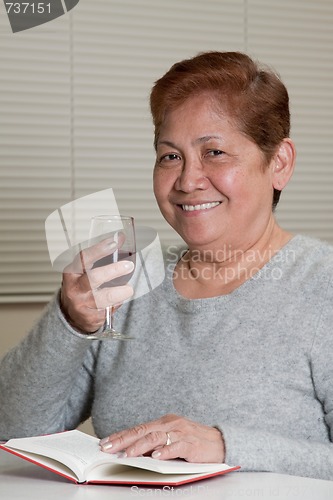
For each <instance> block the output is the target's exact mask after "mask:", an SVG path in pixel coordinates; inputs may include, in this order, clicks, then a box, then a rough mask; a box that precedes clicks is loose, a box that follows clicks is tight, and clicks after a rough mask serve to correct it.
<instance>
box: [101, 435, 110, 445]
mask: <svg viewBox="0 0 333 500" xmlns="http://www.w3.org/2000/svg"><path fill="white" fill-rule="evenodd" d="M108 442H109V438H107V437H106V438H103V439H101V440H100V442H99V444H100V445H101V446H104V445H105V444H106V443H108Z"/></svg>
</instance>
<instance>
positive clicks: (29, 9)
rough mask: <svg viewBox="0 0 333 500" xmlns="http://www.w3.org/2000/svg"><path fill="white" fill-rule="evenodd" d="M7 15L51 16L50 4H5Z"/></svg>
mask: <svg viewBox="0 0 333 500" xmlns="http://www.w3.org/2000/svg"><path fill="white" fill-rule="evenodd" d="M5 5H6V10H7V13H8V14H9V13H10V12H11V13H12V14H13V13H14V14H44V13H47V14H51V3H45V2H21V3H19V2H5Z"/></svg>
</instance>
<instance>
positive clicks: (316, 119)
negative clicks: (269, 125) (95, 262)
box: [0, 0, 333, 302]
mask: <svg viewBox="0 0 333 500" xmlns="http://www.w3.org/2000/svg"><path fill="white" fill-rule="evenodd" d="M1 7H2V6H1V4H0V29H1V35H0V43H1V44H0V90H1V92H0V111H1V112H0V131H1V133H0V176H1V186H0V189H1V198H0V203H1V211H0V301H1V300H2V301H13V302H18V301H20V300H24V301H28V300H37V298H41V297H43V298H44V299H47V298H48V297H49V296H50V294H52V293H53V291H54V290H55V289H56V287H57V286H58V283H59V279H60V276H59V274H57V273H55V272H53V271H52V269H51V264H50V261H49V257H48V253H47V247H46V242H45V235H44V221H45V219H46V217H47V216H48V215H49V214H50V213H51V212H53V211H54V210H56V209H57V208H58V207H60V206H61V205H63V204H65V203H68V202H69V201H70V200H73V199H77V198H79V197H81V196H85V195H87V194H90V193H93V192H96V191H99V190H101V189H106V188H110V187H111V188H113V190H114V193H115V196H116V199H117V202H118V205H119V209H120V212H122V213H124V214H129V215H134V216H135V217H136V219H137V222H138V223H140V224H145V225H148V226H152V227H154V228H155V229H156V230H157V231H158V232H159V235H160V237H161V239H162V240H164V241H168V242H170V243H173V242H177V241H179V239H178V237H177V236H176V235H175V234H174V232H173V231H172V230H171V229H170V228H169V227H168V225H167V224H166V222H164V220H163V218H162V216H161V215H160V213H159V210H158V208H157V205H156V203H155V201H154V198H153V194H152V169H153V164H154V151H153V146H152V142H153V130H152V125H151V119H150V115H149V107H148V99H149V91H150V88H151V86H152V85H153V83H154V81H155V80H156V79H157V78H159V77H160V76H161V75H162V74H163V73H164V72H165V71H166V70H167V69H168V68H169V66H170V65H171V64H173V63H174V62H175V61H177V60H180V59H183V58H184V57H191V56H193V55H195V54H196V53H198V52H201V51H205V50H240V51H247V52H248V53H249V54H250V55H252V56H254V57H256V58H258V59H259V60H262V61H263V62H266V63H269V64H271V65H272V66H273V67H275V68H276V69H277V70H278V71H279V72H280V74H281V76H282V78H283V80H284V81H285V82H286V84H287V86H288V89H289V91H290V95H291V108H292V113H293V122H292V135H293V138H294V139H295V142H296V145H297V149H298V160H297V168H296V173H295V175H294V178H293V180H292V182H291V184H290V187H288V188H287V189H286V191H285V192H284V193H283V195H282V197H281V203H280V205H279V207H278V210H277V217H278V219H279V221H280V222H281V224H282V225H283V226H284V227H286V228H287V229H289V230H292V231H295V232H305V233H308V234H312V235H314V236H317V237H321V238H323V239H326V240H328V241H330V242H331V243H333V228H332V223H331V220H332V203H333V202H332V200H331V198H332V197H331V196H330V189H331V187H332V184H333V178H332V175H333V173H332V172H333V169H331V168H330V163H331V158H332V147H333V146H332V145H333V141H332V130H333V128H332V120H333V118H332V117H333V109H332V106H333V104H332V103H333V100H332V88H333V86H332V58H333V52H332V28H331V26H332V25H333V24H332V21H333V5H332V3H331V1H328V0H319V1H314V2H312V1H309V2H304V1H300V0H296V1H294V2H292V3H291V2H289V1H287V0H279V2H276V1H274V0H206V1H205V2H202V1H201V0H200V1H198V0H168V1H165V0H141V1H138V0H80V2H79V3H78V5H77V6H76V7H75V8H74V9H73V10H72V11H71V12H70V13H69V14H67V15H64V16H61V17H60V18H58V19H56V20H54V21H52V22H50V23H47V24H45V25H43V26H39V27H36V28H34V29H31V30H28V31H26V32H20V33H16V34H15V35H14V34H13V33H11V32H10V28H9V23H8V20H7V18H6V14H5V11H4V9H2V10H1Z"/></svg>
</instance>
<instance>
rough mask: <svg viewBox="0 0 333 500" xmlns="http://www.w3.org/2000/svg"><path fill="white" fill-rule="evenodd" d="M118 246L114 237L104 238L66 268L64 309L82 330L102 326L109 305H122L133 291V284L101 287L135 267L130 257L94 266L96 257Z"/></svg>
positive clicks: (64, 273)
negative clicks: (127, 259) (112, 238)
mask: <svg viewBox="0 0 333 500" xmlns="http://www.w3.org/2000/svg"><path fill="white" fill-rule="evenodd" d="M116 248H117V244H116V243H115V242H114V241H113V240H111V239H106V240H103V241H101V242H100V243H98V244H96V245H94V246H92V247H89V248H87V249H85V250H82V251H81V252H80V253H79V254H78V255H77V256H76V257H75V259H74V260H73V262H72V263H71V264H70V265H68V266H67V267H66V268H65V269H64V272H63V280H62V286H61V293H60V305H61V310H62V312H63V314H64V316H65V317H66V319H67V321H68V322H69V323H70V325H71V326H72V327H73V328H75V329H76V330H78V331H79V332H81V333H92V332H95V331H96V330H98V329H99V328H100V327H101V326H102V325H103V324H104V321H105V308H106V307H108V306H119V305H120V304H121V303H122V302H124V301H125V300H126V299H129V298H130V297H131V296H132V295H133V288H132V287H131V286H130V285H128V284H127V285H123V286H115V287H112V286H110V287H105V288H100V287H101V285H103V283H106V282H108V281H111V280H113V279H114V278H118V277H119V276H123V275H124V274H128V273H130V272H132V271H133V269H134V264H133V263H132V262H131V261H126V260H123V261H119V262H116V263H114V264H107V265H105V266H103V267H96V268H93V266H94V263H95V262H96V261H98V260H99V259H102V258H103V257H106V256H108V255H110V254H112V253H113V252H114V251H115V250H116ZM96 303H97V304H98V308H97V306H96Z"/></svg>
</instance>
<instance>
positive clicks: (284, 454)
mask: <svg viewBox="0 0 333 500" xmlns="http://www.w3.org/2000/svg"><path fill="white" fill-rule="evenodd" d="M151 110H152V115H153V120H154V125H155V148H156V165H155V168H154V192H155V196H156V200H157V202H158V205H159V207H160V210H161V212H162V214H163V216H164V217H165V219H166V220H167V222H168V223H169V224H170V225H171V226H172V227H173V228H174V229H175V231H177V233H179V234H180V236H181V237H182V238H183V240H184V241H185V243H186V251H185V252H183V251H179V253H177V252H175V251H174V249H172V251H171V252H169V254H168V255H167V256H166V277H165V280H164V282H163V283H162V284H161V285H160V286H159V287H157V288H156V289H155V290H153V291H152V292H150V293H149V294H147V295H145V296H143V297H141V298H138V299H136V300H133V301H129V302H127V303H126V304H124V305H123V306H122V307H120V308H119V309H118V311H117V314H116V316H117V321H118V324H119V326H120V327H121V328H122V329H123V330H124V331H126V333H128V334H129V335H133V336H134V337H136V340H135V341H132V342H131V341H130V342H118V343H116V342H96V341H91V340H88V339H87V338H86V337H85V335H86V334H87V333H89V332H92V331H96V330H98V328H100V327H101V325H102V324H103V321H104V318H103V314H102V312H101V311H99V310H97V309H96V307H95V305H94V299H93V294H92V292H91V290H90V286H89V281H88V279H87V277H86V275H85V274H83V275H79V274H75V273H74V272H73V273H70V272H67V273H66V274H65V275H64V279H63V284H62V288H61V294H60V295H59V296H57V297H55V299H54V300H53V301H52V302H51V303H50V304H49V306H48V308H47V310H46V312H45V314H44V315H43V317H42V318H41V320H40V322H39V323H38V324H37V325H36V327H35V328H34V329H33V331H32V332H31V333H30V335H29V336H28V337H27V338H26V339H25V340H23V342H22V343H21V345H19V346H18V347H16V348H15V349H14V350H13V351H11V352H10V353H9V354H8V355H7V356H6V357H5V358H4V360H3V361H2V365H1V384H2V388H1V399H2V401H1V406H0V431H1V432H0V437H1V438H9V437H11V436H18V435H31V434H43V433H47V432H56V431H61V430H64V429H71V428H74V427H76V426H77V425H78V424H79V423H80V422H82V421H83V420H85V419H86V418H87V417H88V416H90V415H91V416H92V421H93V425H94V428H95V431H96V433H97V435H98V436H100V437H103V439H102V440H101V447H102V449H103V450H104V451H105V452H118V451H120V450H122V451H124V453H126V454H127V455H128V456H137V455H141V454H147V453H148V454H152V456H153V457H155V458H159V459H171V458H178V457H179V458H183V459H185V460H187V461H193V462H195V461H200V462H222V461H226V462H227V463H228V464H230V465H240V466H241V467H242V470H254V471H274V472H282V473H291V474H296V475H303V476H314V477H318V478H326V479H333V443H332V439H333V383H332V382H333V363H332V361H333V335H332V331H331V329H332V326H331V325H332V324H333V321H332V320H333V308H332V298H333V291H332V265H333V252H332V248H331V247H330V246H329V245H327V244H325V243H322V242H319V241H317V240H314V239H311V238H308V237H304V236H300V235H296V236H294V235H292V234H290V233H288V232H287V231H285V230H283V229H282V228H281V227H279V225H278V224H277V222H276V220H275V217H274V207H275V205H276V204H277V202H278V199H279V195H280V192H281V190H282V189H283V188H284V187H285V186H286V184H287V183H288V181H289V179H290V177H291V175H292V173H293V169H294V161H295V148H294V145H293V142H292V141H291V140H290V138H289V109H288V94H287V91H286V89H285V87H284V85H283V83H282V82H281V81H280V79H279V78H278V77H277V76H276V75H275V73H274V72H272V71H271V70H269V69H267V68H264V67H261V66H259V65H258V64H256V63H255V62H254V61H252V60H251V59H250V58H249V57H248V56H247V55H245V54H241V53H234V52H210V53H204V54H200V55H198V56H196V57H194V58H192V59H189V60H185V61H181V62H180V63H177V64H175V65H174V66H173V67H172V68H171V69H170V70H169V71H168V72H167V73H166V74H165V75H164V76H163V77H162V78H161V79H160V80H159V81H157V82H156V84H155V86H154V88H153V90H152V94H151ZM101 251H102V249H101V247H94V248H92V249H90V250H87V251H86V253H85V255H84V258H85V263H86V265H87V263H88V265H89V264H90V265H91V266H92V264H93V262H94V261H95V260H96V259H97V258H99V257H100V252H101ZM92 272H93V273H96V275H95V278H96V281H97V282H98V281H101V276H100V274H98V273H100V271H99V270H98V269H97V270H96V271H92ZM103 272H104V274H103V281H105V282H106V281H109V280H110V279H111V278H114V277H116V276H119V275H121V274H125V273H126V272H128V269H127V270H126V269H125V267H124V263H121V262H119V263H117V264H112V265H109V266H106V267H105V269H104V270H103ZM100 293H101V296H102V297H104V300H105V305H107V304H118V303H120V302H122V301H124V300H125V299H126V298H129V297H130V295H131V293H132V291H131V288H130V287H129V286H123V287H114V288H106V289H101V291H100ZM59 297H60V298H59Z"/></svg>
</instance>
